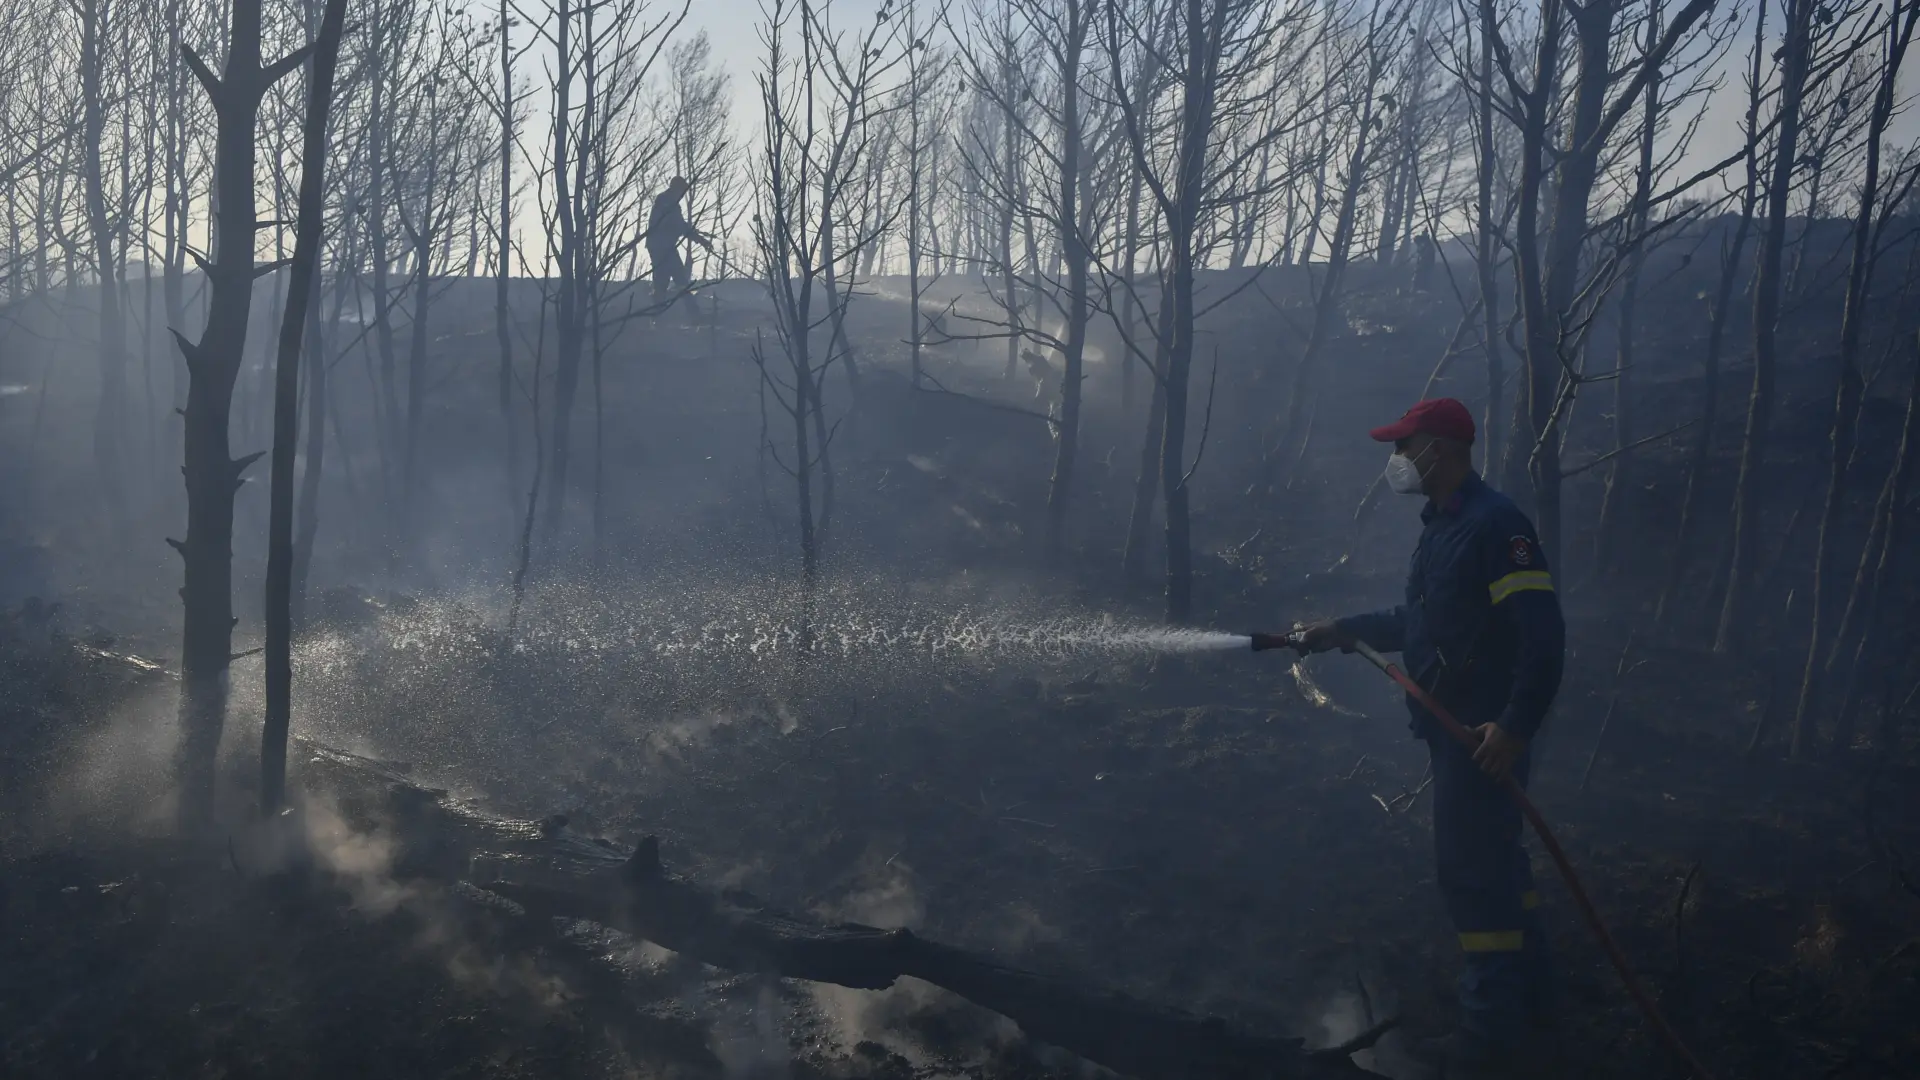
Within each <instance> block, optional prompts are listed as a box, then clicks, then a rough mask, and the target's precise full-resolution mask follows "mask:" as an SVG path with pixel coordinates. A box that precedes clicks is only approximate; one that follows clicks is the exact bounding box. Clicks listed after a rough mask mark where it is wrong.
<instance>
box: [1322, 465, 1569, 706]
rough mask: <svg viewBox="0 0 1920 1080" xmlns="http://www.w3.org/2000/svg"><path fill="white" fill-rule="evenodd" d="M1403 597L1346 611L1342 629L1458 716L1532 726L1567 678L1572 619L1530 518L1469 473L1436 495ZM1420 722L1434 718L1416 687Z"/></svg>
mask: <svg viewBox="0 0 1920 1080" xmlns="http://www.w3.org/2000/svg"><path fill="white" fill-rule="evenodd" d="M1420 518H1421V520H1422V521H1424V522H1425V523H1426V528H1425V529H1424V530H1423V531H1422V532H1421V534H1420V544H1419V546H1418V547H1416V548H1415V549H1414V552H1413V567H1412V570H1411V572H1410V573H1409V574H1408V575H1407V599H1406V602H1405V603H1403V604H1401V605H1399V606H1397V607H1394V608H1391V609H1389V610H1387V611H1377V612H1374V613H1372V614H1370V615H1356V616H1353V617H1351V618H1347V619H1342V620H1340V624H1339V625H1340V629H1341V630H1342V631H1343V632H1345V633H1346V634H1347V635H1348V636H1350V637H1356V638H1359V639H1360V640H1362V641H1365V642H1366V643H1367V644H1369V645H1372V646H1373V647H1374V648H1376V649H1379V650H1381V651H1382V652H1395V651H1398V652H1400V653H1401V654H1402V661H1403V664H1402V666H1403V667H1405V669H1406V671H1407V673H1408V674H1409V675H1411V676H1412V677H1413V678H1414V680H1415V681H1416V682H1418V683H1419V684H1420V685H1421V686H1422V687H1423V688H1425V689H1426V691H1427V692H1428V693H1430V694H1432V695H1433V696H1434V698H1435V699H1437V700H1438V701H1439V702H1440V704H1442V705H1444V706H1446V707H1447V709H1448V710H1449V711H1451V712H1452V713H1453V714H1454V718H1455V719H1457V720H1459V721H1460V722H1461V723H1462V724H1465V725H1467V726H1468V727H1472V726H1474V725H1476V724H1484V723H1486V722H1488V721H1494V722H1496V723H1498V724H1499V725H1500V726H1501V727H1502V728H1503V729H1505V730H1506V731H1507V732H1508V733H1509V734H1512V735H1517V736H1519V737H1521V738H1523V739H1527V738H1532V737H1533V735H1534V734H1535V733H1536V732H1537V731H1539V729H1540V724H1541V721H1543V720H1544V719H1545V718H1546V714H1547V707H1548V706H1549V705H1551V704H1552V703H1553V695H1554V693H1555V691H1557V690H1558V689H1559V688H1560V670H1561V663H1562V659H1563V653H1564V651H1565V647H1566V624H1565V623H1564V622H1563V621H1562V619H1561V615H1560V602H1559V599H1558V598H1557V597H1556V596H1555V595H1554V591H1553V577H1552V575H1551V574H1549V573H1548V571H1547V560H1546V557H1545V556H1544V555H1543V554H1541V551H1540V541H1539V538H1538V537H1537V536H1536V535H1535V534H1534V530H1533V523H1532V522H1530V521H1528V520H1527V517H1526V515H1525V514H1523V513H1521V512H1520V508H1519V507H1517V506H1515V505H1514V504H1513V501H1512V500H1511V499H1509V498H1507V497H1506V496H1505V495H1502V494H1501V493H1499V492H1498V491H1495V490H1494V489H1492V488H1491V487H1488V486H1487V484H1486V482H1485V481H1484V480H1482V479H1480V477H1479V476H1478V475H1471V476H1469V477H1468V478H1467V481H1466V483H1464V484H1462V485H1461V487H1460V490H1458V491H1456V492H1455V493H1454V494H1453V495H1452V497H1450V498H1449V499H1448V500H1447V503H1446V505H1444V506H1435V505H1434V504H1433V503H1431V502H1429V503H1428V504H1427V507H1426V509H1424V510H1423V511H1421V514H1420ZM1407 706H1408V708H1409V709H1410V710H1412V712H1413V725H1412V726H1413V732H1414V734H1415V735H1417V736H1419V737H1421V738H1426V737H1428V736H1429V735H1430V734H1433V733H1434V732H1435V731H1436V729H1437V727H1438V724H1437V722H1436V721H1435V720H1434V719H1433V717H1432V716H1431V715H1430V714H1429V713H1428V712H1427V710H1426V709H1425V708H1423V707H1421V706H1420V705H1419V704H1418V703H1417V702H1415V701H1414V700H1413V699H1412V698H1408V699H1407Z"/></svg>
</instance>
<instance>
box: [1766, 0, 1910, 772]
mask: <svg viewBox="0 0 1920 1080" xmlns="http://www.w3.org/2000/svg"><path fill="white" fill-rule="evenodd" d="M1916 19H1920V0H1894V2H1893V8H1892V11H1891V12H1890V13H1889V16H1888V20H1887V27H1886V31H1885V45H1884V50H1885V51H1884V52H1883V53H1882V55H1881V57H1880V60H1879V79H1878V81H1877V84H1876V85H1875V87H1874V93H1873V105H1872V108H1871V110H1870V111H1869V113H1868V115H1867V125H1866V140H1865V141H1866V155H1867V160H1866V167H1865V171H1864V174H1863V176H1862V178H1861V182H1860V204H1859V209H1858V210H1857V211H1856V212H1855V214H1854V219H1853V251H1852V258H1851V261H1850V262H1849V264H1848V268H1847V295H1846V301H1845V306H1844V308H1843V309H1842V313H1841V321H1840V349H1839V352H1838V355H1837V356H1836V357H1835V359H1834V364H1835V371H1834V398H1833V432H1832V437H1831V440H1830V441H1829V444H1828V454H1829V455H1830V457H1829V460H1828V471H1827V495H1826V503H1825V505H1824V507H1823V508H1822V510H1821V514H1820V536H1819V541H1818V546H1817V547H1816V550H1815V554H1814V563H1813V601H1812V603H1811V604H1810V605H1808V611H1809V612H1810V615H1809V619H1810V622H1811V625H1810V626H1809V628H1808V633H1807V660H1806V668H1805V670H1804V671H1803V672H1802V674H1801V677H1800V695H1799V700H1798V702H1797V703H1796V704H1795V706H1794V713H1793V740H1792V743H1791V747H1790V753H1791V754H1792V755H1793V756H1794V757H1796V758H1797V757H1803V756H1806V755H1807V754H1809V753H1811V752H1812V750H1813V742H1814V739H1813V724H1814V710H1815V699H1816V697H1817V696H1818V693H1819V676H1820V674H1821V672H1822V670H1823V668H1822V665H1821V663H1820V655H1821V652H1822V651H1823V648H1824V647H1825V645H1826V641H1825V636H1826V634H1827V632H1828V630H1827V624H1828V622H1829V621H1830V620H1829V618H1828V616H1829V615H1830V611H1829V609H1830V608H1832V607H1834V606H1835V605H1834V603H1833V598H1832V592H1833V587H1834V585H1835V584H1836V583H1835V582H1834V581H1833V578H1834V576H1835V573H1836V567H1835V563H1836V561H1837V558H1838V552H1837V551H1836V550H1835V549H1836V548H1837V547H1838V546H1839V540H1840V538H1839V532H1840V514H1841V511H1842V509H1843V508H1844V507H1845V505H1846V501H1847V479H1848V473H1847V469H1848V466H1849V465H1850V464H1851V462H1852V459H1853V455H1854V445H1855V439H1856V436H1857V423H1858V420H1859V415H1860V401H1861V397H1862V395H1863V393H1864V391H1865V380H1864V378H1863V376H1862V373H1861V371H1860V345H1861V340H1862V338H1863V336H1864V335H1865V332H1866V325H1865V324H1866V322H1867V319H1868V313H1867V312H1868V302H1869V299H1870V298H1871V297H1872V295H1873V273H1874V266H1875V263H1876V262H1877V261H1878V259H1879V257H1880V241H1881V233H1882V232H1883V231H1884V229H1885V226H1886V216H1887V215H1888V214H1890V213H1892V212H1893V211H1894V209H1895V208H1894V207H1892V206H1883V205H1882V203H1881V197H1880V146H1881V142H1882V141H1883V140H1884V139H1885V138H1886V133H1887V127H1888V125H1890V124H1891V123H1892V122H1893V117H1894V112H1895V109H1896V108H1897V106H1898V103H1899V95H1898V90H1897V85H1898V81H1899V76H1900V69H1901V67H1902V65H1903V64H1904V63H1905V61H1906V56H1907V47H1908V46H1909V45H1910V44H1911V43H1912V41H1913V31H1914V25H1915V21H1916ZM1902 194H1903V195H1904V194H1905V192H1902ZM1836 749H1841V750H1844V749H1846V747H1845V746H1844V745H1840V746H1837V747H1836Z"/></svg>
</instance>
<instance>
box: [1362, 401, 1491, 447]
mask: <svg viewBox="0 0 1920 1080" xmlns="http://www.w3.org/2000/svg"><path fill="white" fill-rule="evenodd" d="M1371 434H1372V435H1373V438H1374V441H1375V442H1399V441H1400V440H1401V439H1404V438H1406V437H1407V436H1409V435H1415V434H1421V435H1432V436H1435V437H1436V438H1441V439H1456V440H1458V441H1460V442H1465V443H1470V442H1472V441H1473V414H1472V413H1470V412H1468V411H1467V407H1466V406H1465V405H1462V404H1460V403H1459V402H1458V401H1456V400H1454V399H1453V398H1450V397H1443V398H1433V399H1431V400H1428V401H1422V402H1420V403H1419V404H1418V405H1415V406H1414V407H1413V408H1411V409H1408V410H1407V412H1406V415H1404V416H1402V417H1401V418H1400V419H1398V420H1395V421H1394V422H1393V423H1391V424H1388V425H1387V426H1386V427H1377V428H1374V429H1373V431H1372V432H1371Z"/></svg>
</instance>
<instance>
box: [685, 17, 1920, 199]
mask: <svg viewBox="0 0 1920 1080" xmlns="http://www.w3.org/2000/svg"><path fill="white" fill-rule="evenodd" d="M790 2H795V0H790ZM952 2H953V9H952V10H953V15H954V18H955V19H959V18H961V17H962V16H963V13H964V11H965V9H966V6H967V2H968V0H952ZM831 3H832V11H833V14H834V21H835V22H836V24H838V25H839V26H841V27H844V28H847V29H854V28H857V27H860V26H863V25H865V24H866V21H867V20H869V19H871V18H872V17H873V12H874V10H875V9H876V8H877V7H878V6H879V5H878V3H877V2H876V0H831ZM1735 4H1737V5H1738V6H1740V7H1741V8H1743V9H1746V11H1749V12H1750V11H1751V4H1752V0H1722V10H1723V11H1724V10H1726V8H1727V7H1728V6H1731V5H1735ZM760 7H761V0H693V4H692V8H691V10H690V11H689V12H688V15H687V23H686V26H685V27H684V28H683V32H684V33H687V34H692V33H695V32H698V31H699V30H702V29H704V30H706V31H707V34H708V36H709V38H710V39H711V40H712V42H713V52H714V57H715V59H716V60H717V61H719V62H720V63H721V64H722V65H724V67H725V68H726V70H727V72H728V73H729V74H730V75H731V76H732V80H733V91H734V121H735V123H736V125H737V126H739V128H740V130H741V132H742V133H743V135H745V136H747V137H748V138H751V136H752V134H753V132H754V131H755V126H756V124H757V122H758V119H759V102H758V99H757V98H756V97H755V92H754V83H753V76H754V72H755V71H756V70H757V69H758V65H759V63H760V52H761V44H760V39H759V35H758V30H757V27H758V26H759V24H760V22H761V18H762V15H761V10H760ZM1750 17H1751V16H1750V15H1743V20H1742V21H1743V22H1744V21H1745V19H1746V18H1750ZM1769 21H1770V22H1777V21H1778V20H1777V19H1773V20H1769ZM1748 25H1751V24H1748ZM1747 41H1748V39H1747V38H1746V36H1745V35H1744V34H1743V35H1741V36H1740V38H1739V39H1738V40H1736V41H1735V42H1734V44H1733V47H1732V48H1731V49H1729V50H1728V52H1727V56H1726V59H1725V60H1724V61H1723V67H1727V68H1731V70H1727V71H1725V72H1724V73H1723V75H1724V80H1723V85H1722V87H1721V89H1720V90H1719V91H1718V92H1717V93H1715V94H1714V99H1713V103H1712V106H1711V110H1710V115H1709V117H1708V120H1707V122H1706V123H1704V124H1703V125H1701V128H1700V131H1699V133H1698V134H1697V135H1696V137H1695V140H1694V143H1693V146H1692V147H1691V152H1690V153H1689V154H1688V160H1687V165H1688V166H1690V167H1691V168H1695V169H1698V168H1704V167H1706V166H1707V165H1709V164H1711V163H1713V162H1714V161H1716V160H1719V159H1721V158H1724V157H1725V156H1726V155H1727V154H1729V153H1731V152H1733V151H1734V150H1737V149H1739V146H1740V133H1739V122H1740V117H1741V113H1742V111H1743V110H1744V109H1745V107H1746V101H1745V94H1744V92H1743V89H1742V83H1741V80H1740V66H1741V65H1742V64H1743V63H1744V62H1745V53H1746V49H1747ZM1908 67H1909V68H1910V69H1912V68H1915V67H1920V64H1915V63H1913V62H1911V61H1910V62H1909V64H1908ZM1904 82H1905V84H1906V87H1907V88H1908V89H1909V90H1910V89H1911V87H1912V85H1913V76H1912V73H1911V71H1909V73H1908V77H1907V78H1906V79H1905V80H1904ZM1889 135H1890V137H1891V138H1892V139H1893V141H1894V142H1895V143H1896V144H1907V143H1912V142H1913V141H1915V140H1916V139H1920V108H1910V109H1908V110H1907V111H1906V113H1905V114H1904V115H1902V116H1901V117H1899V118H1897V119H1896V120H1895V121H1894V125H1893V129H1892V131H1891V132H1889Z"/></svg>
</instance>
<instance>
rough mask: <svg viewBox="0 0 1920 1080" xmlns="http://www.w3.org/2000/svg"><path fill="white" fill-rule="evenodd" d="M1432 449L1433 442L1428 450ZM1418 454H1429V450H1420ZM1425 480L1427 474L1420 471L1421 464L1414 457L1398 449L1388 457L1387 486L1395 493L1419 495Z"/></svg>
mask: <svg viewBox="0 0 1920 1080" xmlns="http://www.w3.org/2000/svg"><path fill="white" fill-rule="evenodd" d="M1431 449H1433V444H1432V443H1428V444H1427V450H1431ZM1418 456H1420V457H1425V456H1427V451H1426V450H1422V451H1420V453H1419V455H1418ZM1425 480H1426V474H1425V473H1423V472H1421V471H1420V466H1419V465H1417V464H1415V463H1414V461H1413V459H1411V458H1408V457H1407V456H1406V455H1404V454H1401V453H1400V452H1398V451H1395V452H1394V453H1393V455H1392V456H1391V457H1389V458H1387V486H1388V487H1389V488H1392V489H1393V491H1394V493H1395V494H1399V495H1418V494H1420V485H1421V483H1422V482H1423V481H1425Z"/></svg>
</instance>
